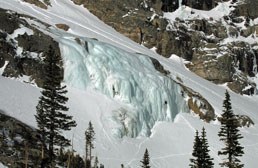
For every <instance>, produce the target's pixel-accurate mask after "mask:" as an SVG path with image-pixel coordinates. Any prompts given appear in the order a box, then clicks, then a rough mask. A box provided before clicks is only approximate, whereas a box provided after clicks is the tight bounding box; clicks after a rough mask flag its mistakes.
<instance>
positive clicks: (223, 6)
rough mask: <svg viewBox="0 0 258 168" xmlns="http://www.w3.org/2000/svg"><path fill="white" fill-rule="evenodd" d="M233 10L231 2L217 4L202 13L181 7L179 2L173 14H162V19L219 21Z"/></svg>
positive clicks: (180, 1)
mask: <svg viewBox="0 0 258 168" xmlns="http://www.w3.org/2000/svg"><path fill="white" fill-rule="evenodd" d="M232 9H233V7H232V5H231V1H228V2H219V3H218V5H217V6H216V7H215V8H213V9H211V10H209V11H203V10H198V9H193V8H190V7H188V6H184V5H182V0H179V8H178V9H177V10H176V11H174V12H164V13H163V17H164V18H166V19H168V20H170V21H171V22H173V21H175V19H176V18H179V19H182V20H187V19H193V18H198V19H210V18H213V19H214V20H219V19H221V18H222V17H223V16H225V15H228V14H229V13H230V12H231V10H232Z"/></svg>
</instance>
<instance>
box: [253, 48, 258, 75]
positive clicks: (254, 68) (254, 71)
mask: <svg viewBox="0 0 258 168" xmlns="http://www.w3.org/2000/svg"><path fill="white" fill-rule="evenodd" d="M251 52H252V54H253V56H254V60H253V73H254V74H255V75H256V74H257V71H258V70H257V63H256V62H257V60H256V56H255V54H254V52H253V50H251Z"/></svg>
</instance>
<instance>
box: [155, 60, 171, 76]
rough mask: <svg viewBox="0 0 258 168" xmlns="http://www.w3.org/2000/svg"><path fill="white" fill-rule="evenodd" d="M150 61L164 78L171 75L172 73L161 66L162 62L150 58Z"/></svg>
mask: <svg viewBox="0 0 258 168" xmlns="http://www.w3.org/2000/svg"><path fill="white" fill-rule="evenodd" d="M150 59H151V61H152V63H153V65H154V67H155V69H156V70H157V71H159V72H160V73H162V74H163V75H164V76H167V75H168V74H170V72H169V71H168V70H165V69H164V67H163V66H162V65H161V64H160V62H159V61H158V60H156V59H155V58H151V57H150Z"/></svg>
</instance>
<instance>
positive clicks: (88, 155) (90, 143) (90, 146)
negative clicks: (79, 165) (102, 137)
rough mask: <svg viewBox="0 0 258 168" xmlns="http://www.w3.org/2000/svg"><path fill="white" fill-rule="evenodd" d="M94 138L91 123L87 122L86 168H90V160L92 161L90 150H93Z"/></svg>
mask: <svg viewBox="0 0 258 168" xmlns="http://www.w3.org/2000/svg"><path fill="white" fill-rule="evenodd" d="M94 136H95V131H94V128H93V125H92V123H91V122H89V126H88V129H87V130H86V131H85V139H86V149H85V150H86V160H85V164H86V168H88V167H89V168H91V160H92V155H91V154H92V149H94V144H93V142H94V139H95V138H94Z"/></svg>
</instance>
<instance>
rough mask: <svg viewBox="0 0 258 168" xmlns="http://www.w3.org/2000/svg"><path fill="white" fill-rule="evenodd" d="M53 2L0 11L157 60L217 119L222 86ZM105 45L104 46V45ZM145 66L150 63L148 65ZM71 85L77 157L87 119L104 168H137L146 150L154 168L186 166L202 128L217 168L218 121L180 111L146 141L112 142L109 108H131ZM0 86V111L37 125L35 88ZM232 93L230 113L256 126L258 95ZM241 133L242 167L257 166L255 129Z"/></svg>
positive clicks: (14, 4) (6, 82)
mask: <svg viewBox="0 0 258 168" xmlns="http://www.w3.org/2000/svg"><path fill="white" fill-rule="evenodd" d="M51 4H52V7H48V9H47V10H45V9H40V8H38V7H36V6H34V5H30V4H28V3H25V2H22V1H18V0H12V1H3V0H1V1H0V7H2V8H5V9H11V10H14V11H17V12H19V13H24V14H27V15H31V16H34V17H36V18H38V19H39V20H41V21H43V22H46V23H48V24H50V25H52V27H50V28H46V27H44V26H42V25H40V24H38V23H37V22H34V21H33V20H30V19H27V21H28V22H29V23H34V24H36V25H37V26H39V28H40V29H41V30H42V31H43V32H45V33H46V34H49V35H50V36H52V37H54V38H55V39H56V40H57V41H59V42H61V41H65V40H69V39H70V41H69V42H73V44H75V41H74V38H76V37H78V38H80V39H85V38H84V37H87V38H96V39H98V40H99V41H102V42H106V43H108V44H112V45H113V46H111V48H114V50H116V51H117V52H118V53H119V55H120V56H121V57H123V54H125V53H127V52H128V54H129V55H131V56H132V57H133V56H135V53H142V54H144V55H148V56H151V57H154V58H156V59H157V60H159V61H160V62H161V64H162V65H163V66H164V67H165V69H167V70H169V71H170V72H171V74H170V77H171V78H173V79H175V80H176V78H177V77H179V78H181V79H182V83H183V84H184V85H186V86H188V87H190V88H192V89H194V90H195V91H197V92H199V93H200V94H201V95H202V96H203V97H205V98H206V99H207V100H208V101H209V102H210V104H211V105H212V106H213V107H214V109H215V112H216V114H217V115H219V114H220V113H221V110H222V100H223V99H224V92H225V87H224V86H217V85H215V84H212V83H210V82H208V81H206V80H204V79H202V78H200V77H199V76H197V75H195V74H193V73H191V72H189V71H188V70H187V69H186V68H185V67H184V65H183V60H182V59H181V58H178V57H174V58H173V59H165V58H163V57H160V56H159V55H157V54H156V53H154V52H153V51H151V50H148V49H146V48H144V47H143V46H141V45H139V44H136V43H134V42H132V41H131V40H129V39H127V38H125V37H123V36H122V35H120V34H119V33H117V32H115V31H114V30H113V29H112V28H110V27H108V26H106V25H105V24H104V23H102V22H101V21H99V20H98V19H97V18H96V17H95V16H93V15H92V14H90V13H89V12H88V11H87V10H86V9H85V8H83V7H80V6H76V5H74V4H73V3H72V2H70V1H68V0H62V1H61V0H60V1H57V0H52V1H51ZM67 11H69V12H67ZM59 23H62V24H67V25H69V27H70V29H69V30H68V32H62V31H60V30H58V29H56V28H55V24H59ZM89 41H91V40H89ZM93 43H94V40H93ZM105 45H106V44H103V46H105ZM60 46H62V43H60ZM114 46H116V47H118V48H119V49H116V48H115V47H114ZM70 47H71V49H68V50H72V49H73V48H74V47H72V46H70ZM101 47H102V46H100V49H101ZM61 48H62V47H61ZM121 49H123V50H125V51H126V52H125V51H123V50H121ZM64 53H67V52H63V54H62V56H63V57H64V59H65V58H67V57H65V54H64ZM130 53H132V54H130ZM68 55H69V54H68ZM125 55H126V54H125ZM146 65H148V64H147V63H146ZM64 67H65V70H67V68H69V66H64ZM66 74H67V73H65V75H66ZM71 81H72V80H69V79H68V78H65V83H67V84H69V94H68V96H69V99H70V100H69V103H68V106H69V107H70V112H71V114H72V115H73V116H74V119H75V120H76V121H77V123H78V126H77V128H75V129H74V130H73V131H71V132H69V133H66V136H67V137H69V138H71V139H73V141H74V148H75V150H76V151H77V152H78V153H80V154H82V155H83V154H84V149H83V148H84V130H85V129H86V127H87V123H88V121H89V120H91V121H92V122H93V125H94V128H95V129H96V133H97V135H96V150H95V153H96V154H97V155H98V156H99V159H100V162H102V163H104V164H105V167H118V166H119V165H120V164H121V163H124V165H126V166H131V167H139V160H140V159H141V158H142V156H143V152H144V150H145V148H146V147H147V148H148V149H149V151H150V155H151V159H152V161H151V164H152V166H153V167H164V168H166V167H171V166H172V167H178V168H179V167H180V168H182V167H187V166H188V163H189V158H190V156H191V151H192V145H193V142H192V141H193V136H194V132H195V129H201V127H202V126H205V127H206V128H207V134H208V140H209V143H210V146H211V150H212V152H211V154H212V156H213V157H215V163H216V166H215V167H218V163H219V162H220V161H221V158H219V157H218V156H217V151H218V150H219V149H220V148H221V147H222V145H223V144H222V143H221V142H219V141H218V137H217V132H218V130H219V125H218V124H217V122H216V121H215V122H212V123H210V124H207V123H205V122H203V121H201V120H200V119H199V117H197V116H195V115H192V114H191V113H187V111H184V112H181V113H179V114H177V115H176V116H175V119H174V121H173V122H166V121H164V122H156V123H155V125H154V127H153V128H152V129H151V135H150V137H137V138H135V139H134V138H129V137H123V138H122V139H119V138H115V137H113V133H112V129H113V127H114V125H112V124H109V123H110V120H109V119H110V114H112V112H113V110H117V109H120V108H121V107H122V108H125V109H130V108H131V107H128V105H127V104H126V103H124V102H121V99H120V98H119V99H118V100H117V99H113V98H112V97H110V96H108V95H104V94H102V92H101V91H98V90H96V89H93V87H86V88H79V89H78V87H77V88H75V87H76V86H74V85H73V84H72V83H71ZM0 83H1V87H0V94H1V95H5V96H1V97H0V108H1V110H2V111H4V112H5V113H6V114H8V115H11V116H14V117H16V118H18V119H19V120H21V121H24V122H25V123H27V124H29V125H31V126H33V127H35V126H36V124H35V119H34V114H35V106H36V104H37V97H38V96H39V89H38V88H37V87H33V86H31V85H29V84H24V83H20V82H19V81H14V80H10V79H6V78H3V77H0ZM231 95H232V103H233V109H234V112H235V113H236V114H245V115H248V116H249V117H251V118H252V119H253V121H254V123H257V120H258V113H257V112H256V111H257V108H258V105H257V101H258V97H257V96H252V97H248V96H241V95H238V94H235V93H231ZM241 133H242V134H243V135H244V137H245V138H244V139H243V141H241V142H242V143H243V144H244V146H245V152H246V154H245V156H244V157H243V159H242V160H243V161H244V163H245V164H246V167H250V168H251V167H255V165H256V163H255V161H256V160H255V157H256V156H257V146H258V144H257V140H258V134H257V126H256V125H254V126H252V127H251V128H242V129H241ZM72 137H73V138H72Z"/></svg>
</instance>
